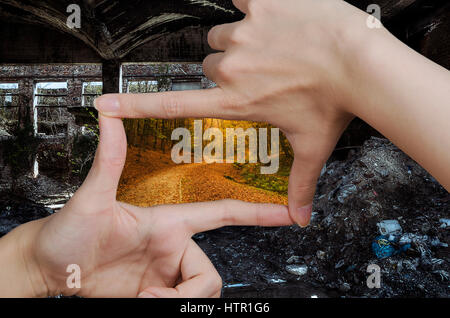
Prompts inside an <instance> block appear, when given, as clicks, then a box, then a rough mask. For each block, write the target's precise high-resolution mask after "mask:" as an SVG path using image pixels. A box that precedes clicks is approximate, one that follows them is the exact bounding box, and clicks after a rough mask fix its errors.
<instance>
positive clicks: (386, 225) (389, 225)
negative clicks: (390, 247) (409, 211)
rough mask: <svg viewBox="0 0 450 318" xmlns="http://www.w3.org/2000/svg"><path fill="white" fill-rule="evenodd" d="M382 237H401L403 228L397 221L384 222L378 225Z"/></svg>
mask: <svg viewBox="0 0 450 318" xmlns="http://www.w3.org/2000/svg"><path fill="white" fill-rule="evenodd" d="M377 226H378V230H379V231H380V234H381V235H401V234H402V227H401V226H400V223H398V221H397V220H384V221H381V222H380V223H377Z"/></svg>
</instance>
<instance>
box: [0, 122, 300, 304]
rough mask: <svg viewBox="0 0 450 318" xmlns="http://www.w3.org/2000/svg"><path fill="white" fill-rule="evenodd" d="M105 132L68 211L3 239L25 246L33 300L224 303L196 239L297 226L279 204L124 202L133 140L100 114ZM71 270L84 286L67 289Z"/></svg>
mask: <svg viewBox="0 0 450 318" xmlns="http://www.w3.org/2000/svg"><path fill="white" fill-rule="evenodd" d="M100 130H101V137H100V144H99V147H98V150H97V154H96V158H95V161H94V164H93V167H92V169H91V171H90V173H89V175H88V177H87V178H86V180H85V182H84V184H83V185H82V186H81V188H80V189H79V190H78V191H77V192H76V194H75V195H74V196H73V198H72V199H71V200H70V201H69V202H68V203H67V204H66V206H65V207H64V208H63V209H62V210H61V211H60V212H58V213H55V214H54V215H52V216H50V217H48V218H46V219H43V220H39V221H36V222H31V223H28V224H25V225H23V226H21V227H19V228H18V229H16V230H15V231H13V232H12V233H10V234H9V235H7V236H6V237H5V238H4V239H6V240H4V239H2V240H0V243H2V241H4V243H6V242H8V241H14V240H15V239H17V240H18V241H20V242H21V243H20V244H19V245H20V246H21V253H20V254H21V255H24V256H25V257H24V259H25V264H24V267H25V268H26V272H27V273H28V279H27V280H26V281H27V282H31V283H30V284H31V286H30V288H29V289H28V290H29V292H28V293H26V295H27V296H48V295H53V296H54V295H59V294H63V295H66V296H70V295H78V296H83V297H136V296H138V295H141V297H183V298H192V297H219V296H220V292H221V287H222V283H221V279H220V276H219V274H218V273H217V271H216V270H215V268H214V266H213V265H212V263H211V262H210V260H209V259H208V258H207V256H206V255H205V254H204V253H203V251H202V250H201V249H200V248H199V246H197V244H196V243H195V242H194V241H193V240H192V239H191V237H192V235H193V234H195V233H198V232H203V231H207V230H211V229H215V228H219V227H222V226H227V225H262V226H282V225H289V224H291V223H292V221H291V219H290V217H289V213H288V210H287V207H285V206H277V205H272V204H251V203H245V202H238V201H231V200H225V201H218V202H209V203H195V204H181V205H167V206H155V207H151V208H138V207H135V206H131V205H128V204H125V203H121V202H117V201H116V191H117V187H118V184H119V179H120V176H121V174H122V169H123V166H124V163H125V159H126V148H127V146H126V135H125V131H124V128H123V124H122V121H121V119H113V118H107V117H103V116H100ZM8 237H9V238H8ZM1 246H2V244H0V247H1ZM0 252H1V248H0ZM71 264H76V265H78V266H79V268H80V269H81V288H78V289H71V288H69V287H68V286H67V283H66V280H67V278H68V277H69V275H70V273H67V271H66V270H67V267H68V265H71ZM19 275H20V273H19ZM1 276H2V275H0V282H1ZM22 276H26V275H23V273H22ZM0 285H1V284H0ZM16 285H17V284H16ZM25 290H26V289H22V291H21V293H20V294H17V295H11V294H8V295H6V294H5V292H6V291H5V290H3V288H1V287H0V296H1V295H6V296H24V295H25V293H24V291H25ZM10 293H11V291H10ZM18 293H19V292H18Z"/></svg>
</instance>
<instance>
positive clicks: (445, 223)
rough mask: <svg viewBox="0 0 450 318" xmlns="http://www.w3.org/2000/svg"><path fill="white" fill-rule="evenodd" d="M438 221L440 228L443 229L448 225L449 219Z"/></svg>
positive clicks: (449, 225) (449, 223)
mask: <svg viewBox="0 0 450 318" xmlns="http://www.w3.org/2000/svg"><path fill="white" fill-rule="evenodd" d="M439 222H441V223H442V224H441V226H440V227H441V228H443V229H445V228H447V227H450V219H439Z"/></svg>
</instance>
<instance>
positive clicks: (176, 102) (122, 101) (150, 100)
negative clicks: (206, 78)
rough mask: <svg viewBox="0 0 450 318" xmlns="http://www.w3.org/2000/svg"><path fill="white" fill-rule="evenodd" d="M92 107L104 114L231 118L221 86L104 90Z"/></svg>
mask: <svg viewBox="0 0 450 318" xmlns="http://www.w3.org/2000/svg"><path fill="white" fill-rule="evenodd" d="M94 105H95V108H96V109H97V110H98V111H99V112H100V113H102V114H103V115H106V116H109V117H120V118H164V119H174V118H199V117H202V118H204V117H209V118H223V119H234V118H236V117H237V116H236V114H233V113H232V107H227V106H228V105H229V102H228V100H227V97H226V96H225V94H224V92H223V91H222V89H221V88H220V87H214V88H209V89H204V90H188V91H174V92H161V93H147V94H107V95H103V96H101V97H99V98H97V99H96V100H95V102H94Z"/></svg>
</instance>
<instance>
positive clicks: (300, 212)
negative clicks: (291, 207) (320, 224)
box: [297, 204, 312, 227]
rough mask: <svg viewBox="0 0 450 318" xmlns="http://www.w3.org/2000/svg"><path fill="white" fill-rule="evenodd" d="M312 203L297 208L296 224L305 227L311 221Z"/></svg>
mask: <svg viewBox="0 0 450 318" xmlns="http://www.w3.org/2000/svg"><path fill="white" fill-rule="evenodd" d="M311 214H312V204H310V205H307V206H304V207H301V208H297V216H298V225H300V226H301V227H307V226H308V225H309V223H310V222H311Z"/></svg>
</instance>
